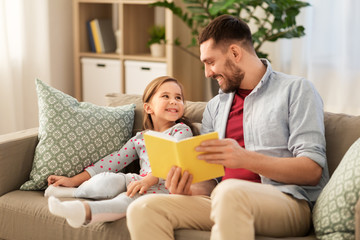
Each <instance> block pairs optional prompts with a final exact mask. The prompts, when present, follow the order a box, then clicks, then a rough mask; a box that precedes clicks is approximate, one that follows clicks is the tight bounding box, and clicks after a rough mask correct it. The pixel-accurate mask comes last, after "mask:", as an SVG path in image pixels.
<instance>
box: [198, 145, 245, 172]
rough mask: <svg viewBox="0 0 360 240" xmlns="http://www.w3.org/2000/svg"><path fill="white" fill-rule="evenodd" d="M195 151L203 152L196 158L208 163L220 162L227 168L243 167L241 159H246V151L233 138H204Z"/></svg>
mask: <svg viewBox="0 0 360 240" xmlns="http://www.w3.org/2000/svg"><path fill="white" fill-rule="evenodd" d="M196 151H198V152H205V153H204V154H200V155H199V156H198V159H201V160H205V161H206V162H208V163H214V164H221V165H223V166H225V167H227V168H244V165H243V164H244V162H243V161H242V160H243V159H244V160H245V159H247V158H246V155H247V151H246V150H245V149H244V148H242V147H241V146H240V145H239V144H238V143H237V141H235V140H234V139H230V138H227V139H219V140H206V141H203V142H202V143H201V144H200V146H198V147H196Z"/></svg>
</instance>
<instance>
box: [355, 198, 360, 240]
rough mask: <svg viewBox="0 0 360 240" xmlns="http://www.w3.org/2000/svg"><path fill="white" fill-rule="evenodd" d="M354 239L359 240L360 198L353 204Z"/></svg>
mask: <svg viewBox="0 0 360 240" xmlns="http://www.w3.org/2000/svg"><path fill="white" fill-rule="evenodd" d="M355 240H360V199H359V200H358V201H357V203H356V205H355Z"/></svg>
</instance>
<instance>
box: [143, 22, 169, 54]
mask: <svg viewBox="0 0 360 240" xmlns="http://www.w3.org/2000/svg"><path fill="white" fill-rule="evenodd" d="M148 32H149V35H150V39H149V41H148V42H147V45H148V46H149V47H150V52H151V55H152V56H153V57H163V56H165V27H164V26H160V25H153V26H152V27H150V28H149V31H148Z"/></svg>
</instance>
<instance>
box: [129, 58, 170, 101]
mask: <svg viewBox="0 0 360 240" xmlns="http://www.w3.org/2000/svg"><path fill="white" fill-rule="evenodd" d="M124 65H125V93H127V94H141V95H142V94H143V93H144V90H145V87H146V86H147V85H148V83H149V82H151V81H152V80H153V79H155V78H157V77H161V76H166V63H161V62H144V61H132V60H126V61H125V62H124Z"/></svg>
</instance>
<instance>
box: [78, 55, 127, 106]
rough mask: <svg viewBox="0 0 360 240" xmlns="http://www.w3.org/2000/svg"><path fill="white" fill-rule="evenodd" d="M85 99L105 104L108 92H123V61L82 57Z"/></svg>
mask: <svg viewBox="0 0 360 240" xmlns="http://www.w3.org/2000/svg"><path fill="white" fill-rule="evenodd" d="M81 64H82V90H83V101H86V102H91V103H94V104H97V105H105V104H106V101H105V95H106V94H107V93H119V92H122V89H121V88H122V85H121V61H120V60H114V59H101V58H82V59H81Z"/></svg>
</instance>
